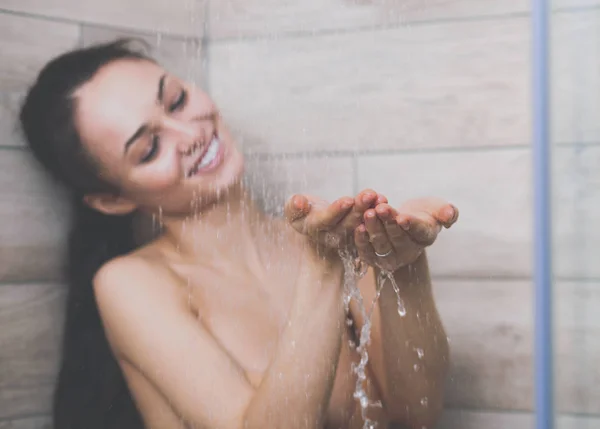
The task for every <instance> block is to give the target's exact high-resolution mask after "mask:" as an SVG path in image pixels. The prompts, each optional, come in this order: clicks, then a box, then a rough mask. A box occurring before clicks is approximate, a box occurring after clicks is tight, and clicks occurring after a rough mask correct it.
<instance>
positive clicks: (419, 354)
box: [417, 349, 425, 359]
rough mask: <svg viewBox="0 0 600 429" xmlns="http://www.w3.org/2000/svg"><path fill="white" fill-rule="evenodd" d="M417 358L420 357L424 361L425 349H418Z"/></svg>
mask: <svg viewBox="0 0 600 429" xmlns="http://www.w3.org/2000/svg"><path fill="white" fill-rule="evenodd" d="M417 356H419V359H423V356H425V352H424V351H423V349H417Z"/></svg>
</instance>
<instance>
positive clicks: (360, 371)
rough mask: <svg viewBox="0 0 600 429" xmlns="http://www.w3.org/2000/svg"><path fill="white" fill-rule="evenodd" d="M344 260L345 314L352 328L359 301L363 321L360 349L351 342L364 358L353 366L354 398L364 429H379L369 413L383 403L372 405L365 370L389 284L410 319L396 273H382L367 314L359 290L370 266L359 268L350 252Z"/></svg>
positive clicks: (400, 309) (343, 255)
mask: <svg viewBox="0 0 600 429" xmlns="http://www.w3.org/2000/svg"><path fill="white" fill-rule="evenodd" d="M340 256H341V258H342V261H343V262H344V310H345V311H346V315H347V319H346V322H347V324H348V325H349V326H350V325H352V319H351V317H350V315H349V314H350V302H351V301H352V300H353V299H354V300H355V302H356V304H357V306H358V309H359V311H360V313H361V316H362V319H363V326H362V328H361V330H360V335H359V342H358V346H356V345H355V344H354V342H352V341H351V342H350V347H352V348H354V347H356V351H357V352H358V353H359V354H360V361H359V363H358V365H356V364H354V363H353V364H352V370H353V372H354V373H355V374H356V387H355V390H354V395H353V396H354V399H356V400H357V401H358V403H359V404H360V407H361V416H362V419H363V429H375V428H376V427H377V423H376V422H374V421H372V420H370V419H369V418H368V417H367V411H368V409H369V408H381V407H382V404H381V402H380V401H371V400H370V399H369V397H368V396H367V392H366V391H365V388H364V383H365V382H366V381H367V376H366V374H365V369H366V366H367V363H368V362H369V353H368V351H367V348H368V346H369V344H370V342H371V317H372V315H373V310H374V308H375V305H376V303H377V300H378V299H379V297H380V295H381V291H382V289H383V286H384V284H385V281H386V280H389V281H390V283H391V285H392V287H393V289H394V292H395V293H396V299H397V305H398V315H399V316H400V317H404V316H406V307H405V306H404V302H403V301H402V298H401V297H400V288H399V287H398V285H397V283H396V279H395V278H394V276H393V273H390V272H387V271H383V270H382V271H380V273H379V275H378V276H377V283H376V293H375V297H374V298H373V301H372V302H371V307H370V308H369V310H368V311H367V309H366V307H365V304H364V300H363V297H362V294H361V292H360V289H359V288H358V280H359V279H361V278H362V277H364V276H365V274H366V273H367V270H368V266H366V265H365V264H360V265H358V267H357V265H356V262H355V261H356V257H355V256H354V255H352V254H350V253H349V252H347V251H344V252H340ZM422 352H423V351H422V350H421V353H422ZM421 353H418V354H419V357H421ZM415 371H418V368H415ZM425 399H427V398H425Z"/></svg>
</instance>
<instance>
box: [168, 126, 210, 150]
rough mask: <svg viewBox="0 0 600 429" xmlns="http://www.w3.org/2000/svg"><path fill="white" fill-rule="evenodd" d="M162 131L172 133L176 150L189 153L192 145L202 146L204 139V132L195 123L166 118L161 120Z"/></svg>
mask: <svg viewBox="0 0 600 429" xmlns="http://www.w3.org/2000/svg"><path fill="white" fill-rule="evenodd" d="M162 126H163V130H165V131H167V130H168V131H169V132H171V133H173V135H174V139H175V141H176V145H177V150H178V151H179V152H181V153H184V154H185V153H189V152H190V151H191V150H192V148H193V147H194V145H197V144H203V143H204V140H205V139H206V135H205V134H206V130H204V128H203V127H202V126H201V125H200V124H199V123H198V122H195V121H181V120H177V119H174V118H169V117H166V118H164V119H163V124H162Z"/></svg>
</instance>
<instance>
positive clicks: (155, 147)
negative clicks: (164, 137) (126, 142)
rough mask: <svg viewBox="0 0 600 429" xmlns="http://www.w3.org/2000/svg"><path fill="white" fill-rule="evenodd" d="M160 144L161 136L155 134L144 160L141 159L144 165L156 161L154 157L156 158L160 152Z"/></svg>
mask: <svg viewBox="0 0 600 429" xmlns="http://www.w3.org/2000/svg"><path fill="white" fill-rule="evenodd" d="M159 143H160V138H159V136H158V135H156V134H154V135H153V136H152V138H151V139H150V149H148V151H147V152H146V153H145V154H144V156H143V157H142V159H140V162H141V163H142V164H143V163H147V162H150V161H152V159H154V157H155V156H156V153H157V152H158V144H159Z"/></svg>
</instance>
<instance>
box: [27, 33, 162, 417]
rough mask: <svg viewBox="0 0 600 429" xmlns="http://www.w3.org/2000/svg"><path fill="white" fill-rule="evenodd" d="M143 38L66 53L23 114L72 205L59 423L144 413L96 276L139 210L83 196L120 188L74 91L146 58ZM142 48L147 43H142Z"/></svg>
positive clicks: (124, 246) (126, 240)
mask: <svg viewBox="0 0 600 429" xmlns="http://www.w3.org/2000/svg"><path fill="white" fill-rule="evenodd" d="M136 42H137V41H135V40H131V39H119V40H116V41H113V42H110V43H104V44H97V45H94V46H90V47H86V48H78V49H75V50H72V51H69V52H66V53H64V54H62V55H60V56H58V57H57V58H55V59H53V60H52V61H50V62H49V63H48V64H47V65H46V66H45V67H44V68H43V69H42V70H41V72H40V73H39V75H38V77H37V80H36V81H35V82H34V84H33V85H32V87H31V88H30V89H29V92H28V93H27V96H26V98H25V100H24V103H23V105H22V108H21V112H20V118H19V119H20V123H21V128H22V131H23V133H24V136H25V139H26V141H27V143H28V145H29V148H30V149H31V152H32V153H33V156H34V158H35V159H36V160H37V161H39V163H40V164H41V165H42V166H43V168H44V170H45V171H46V172H47V173H49V176H50V177H52V178H54V179H55V180H57V181H58V182H59V183H60V184H62V186H63V187H64V188H66V190H67V191H68V192H69V194H70V197H71V201H72V204H73V213H72V225H71V231H70V234H69V244H68V251H67V255H66V256H67V258H68V260H67V264H66V276H65V277H66V281H67V283H68V292H67V307H66V315H65V325H64V335H63V340H62V356H61V364H60V370H59V373H58V379H57V382H56V388H55V391H54V398H53V427H54V428H56V429H100V428H102V429H117V428H118V429H121V428H123V429H138V428H143V427H144V425H143V423H142V419H141V416H140V413H139V412H138V410H137V408H136V405H135V402H134V400H133V398H132V395H131V393H130V391H129V389H128V387H127V385H126V382H125V379H124V376H123V374H122V371H121V369H120V367H119V365H118V363H117V361H116V359H115V357H114V355H113V354H112V351H111V348H110V346H109V344H108V341H107V338H106V335H105V332H104V329H103V326H102V322H101V319H100V315H99V312H98V307H97V303H96V300H95V296H94V291H93V286H92V281H93V278H94V276H95V274H96V272H97V271H98V269H99V268H100V267H101V266H102V265H103V264H104V263H106V262H107V261H109V260H110V259H113V258H114V257H117V256H120V255H123V254H126V253H128V252H130V251H132V250H133V249H134V248H135V247H136V242H135V237H134V232H133V214H131V215H124V216H117V215H110V216H109V215H105V214H102V213H100V212H98V211H96V210H93V209H91V208H90V207H88V206H87V205H86V204H85V203H84V202H83V196H84V195H85V194H87V193H94V192H116V191H117V190H116V189H115V187H114V186H113V185H112V184H110V183H108V182H107V181H106V180H104V179H103V178H102V175H101V174H100V169H99V167H98V165H97V164H96V163H95V162H94V160H93V158H92V157H91V156H90V155H89V153H88V152H86V150H85V148H84V146H83V145H82V142H81V138H80V135H79V133H78V130H77V126H76V123H75V112H76V109H77V99H76V98H75V97H74V94H75V92H76V91H77V89H78V88H80V87H81V86H82V85H83V84H85V83H86V82H88V81H89V80H90V79H92V78H93V77H94V76H95V75H96V73H97V72H98V71H99V70H100V69H101V68H102V67H103V66H105V65H107V64H109V63H111V62H113V61H116V60H120V59H134V60H148V61H152V59H150V58H149V57H147V56H146V54H145V49H135V48H134V45H135V44H136ZM140 47H141V46H140Z"/></svg>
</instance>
